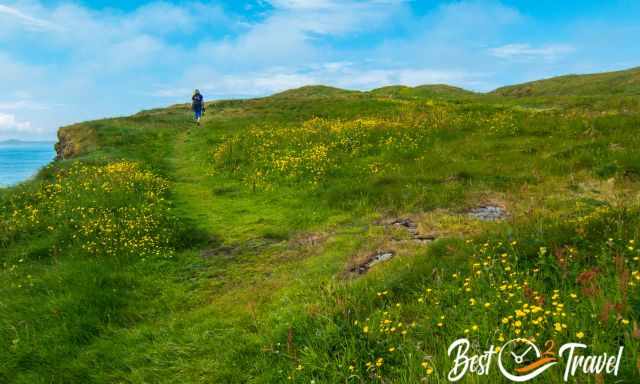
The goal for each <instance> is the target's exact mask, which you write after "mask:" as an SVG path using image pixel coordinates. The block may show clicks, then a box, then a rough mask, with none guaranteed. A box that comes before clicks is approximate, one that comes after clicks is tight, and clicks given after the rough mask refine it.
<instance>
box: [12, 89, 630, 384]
mask: <svg viewBox="0 0 640 384" xmlns="http://www.w3.org/2000/svg"><path fill="white" fill-rule="evenodd" d="M638 112H640V105H638V103H637V100H636V99H634V98H632V97H628V96H625V95H622V96H620V95H619V96H597V95H596V96H593V95H590V96H589V95H587V96H584V95H582V96H580V95H578V96H571V95H568V96H567V95H565V96H557V97H555V96H553V97H552V96H546V94H542V96H540V97H526V98H521V99H518V98H511V97H509V98H504V97H500V96H497V95H469V94H466V93H464V92H462V91H460V90H457V89H453V88H448V87H444V86H443V87H418V88H413V89H411V88H398V87H395V88H388V89H383V90H376V91H372V92H369V93H361V92H348V91H342V90H337V89H333V88H329V87H306V88H303V89H301V90H293V91H288V92H285V93H283V94H279V95H276V96H274V97H270V98H262V99H253V100H233V101H220V102H214V103H210V104H209V105H208V108H207V114H206V116H205V119H204V123H203V125H202V126H201V127H196V126H195V125H194V124H193V123H191V121H190V115H189V111H188V109H187V108H186V107H184V106H174V107H170V108H167V109H159V110H152V111H144V112H141V113H139V114H137V115H134V116H131V117H125V118H117V119H106V120H100V121H96V122H89V123H85V124H80V125H76V126H73V127H70V128H64V129H63V130H62V131H61V132H62V133H61V137H64V141H65V143H66V145H67V146H66V148H70V152H69V156H70V157H69V158H65V160H62V161H59V162H56V163H54V164H52V165H51V166H49V167H47V168H46V169H43V170H42V171H41V173H40V175H39V177H38V178H37V179H36V180H35V181H32V182H27V183H25V184H22V185H19V186H16V187H14V188H11V189H7V190H0V203H1V204H0V223H1V224H2V226H0V266H1V269H0V341H1V342H2V343H3V345H4V346H5V347H3V348H2V349H0V382H8V383H76V382H82V383H121V382H123V383H147V382H153V383H164V382H166V383H174V382H184V383H198V382H203V383H211V382H214V383H245V382H252V383H272V382H300V383H303V382H304V383H308V382H311V381H312V380H315V382H316V383H340V382H345V383H369V382H380V383H382V382H384V383H389V382H393V383H415V382H420V381H421V380H426V381H427V382H446V375H447V373H448V370H449V369H450V367H451V361H450V359H449V358H448V357H447V355H446V349H447V347H448V345H449V344H450V343H451V342H452V341H454V340H455V339H457V338H459V337H469V338H470V339H471V340H472V341H474V342H477V343H478V344H479V345H480V347H481V348H488V347H489V346H490V345H491V344H493V345H498V344H500V342H499V341H498V340H499V338H505V339H507V340H508V339H510V338H513V337H520V336H531V337H534V338H535V339H536V341H537V343H538V344H539V345H540V346H542V344H543V342H544V340H546V339H554V340H555V341H556V343H557V344H561V343H563V342H567V341H573V340H576V337H577V334H578V333H583V336H582V339H580V341H582V342H585V343H586V344H589V345H590V347H591V349H590V351H592V352H593V353H602V352H609V353H612V352H613V351H616V350H617V347H618V346H619V345H624V346H625V355H624V360H623V362H622V365H621V371H620V374H619V376H618V379H619V380H622V382H635V381H637V380H638V377H639V375H640V372H639V371H638V369H637V367H636V365H637V363H638V361H639V360H638V359H639V358H640V356H639V355H638V347H639V337H640V334H638V331H637V322H638V321H640V318H639V316H640V302H639V301H638V297H640V296H639V295H638V293H639V292H638V284H640V281H639V280H640V272H638V270H639V269H640V263H639V262H638V256H639V253H638V250H637V242H638V241H640V236H639V235H640V234H639V233H638V228H640V227H639V225H638V224H640V222H639V221H640V212H639V211H638V209H639V207H638V200H637V196H638V191H639V188H638V187H639V184H638V183H639V182H640V168H638V164H640V162H639V160H640V158H638V154H637V150H636V148H637V147H638V146H639V145H640V142H639V140H640V139H639V138H638V135H637V132H636V131H637V127H638V126H639V124H640V115H639V114H638ZM489 202H491V203H494V204H497V205H500V206H503V207H505V208H506V209H507V210H508V212H509V217H508V218H507V219H506V220H505V221H502V222H496V223H493V222H479V221H477V220H474V219H472V218H470V217H469V216H468V215H467V211H468V210H469V209H470V208H473V207H476V206H478V205H482V204H486V203H489ZM397 217H411V218H412V219H413V220H414V221H415V222H416V223H417V224H418V230H419V232H420V233H423V234H427V233H428V234H432V235H435V236H436V237H437V238H438V239H437V240H436V241H434V242H433V243H431V244H429V245H422V244H418V243H415V242H413V241H398V239H399V238H400V239H405V240H407V239H409V236H408V234H407V233H406V232H405V231H403V230H401V229H400V230H398V229H392V228H388V227H385V226H384V225H383V224H381V223H382V222H384V220H385V219H392V218H397ZM610 239H611V240H610ZM377 250H392V251H394V252H395V254H396V257H394V258H393V259H392V260H390V261H388V262H385V263H382V264H379V265H376V266H374V267H373V268H372V269H371V270H369V272H368V273H366V274H364V275H362V276H354V275H353V274H351V273H349V269H350V268H351V267H352V266H354V265H356V264H358V263H360V262H362V261H363V260H365V259H366V258H367V257H368V256H369V255H371V254H372V253H374V252H376V251H377ZM596 268H597V272H596V273H595V277H592V278H591V280H589V279H586V277H585V276H588V274H587V275H585V272H588V271H594V270H596ZM478 271H479V272H480V273H479V274H478ZM465 279H468V280H465ZM524 281H526V282H527V288H526V289H525V288H524ZM465 282H466V285H465ZM502 286H505V288H501V287H502ZM467 288H469V289H468V290H467ZM555 290H557V292H556V291H555ZM534 291H535V293H534ZM555 295H557V297H556V298H555V299H553V298H552V297H554V296H555ZM574 296H575V297H574ZM542 298H544V299H542ZM471 299H473V300H471ZM485 303H489V305H488V307H485ZM553 303H555V304H553ZM524 304H527V306H526V307H524ZM558 304H562V306H558ZM532 306H539V307H541V308H542V314H543V317H544V319H543V320H540V321H538V320H537V316H534V315H533V314H532V313H526V315H525V316H519V315H518V314H517V313H519V312H516V311H517V310H524V309H527V310H529V311H530V308H531V307H532ZM536 311H537V310H536ZM546 311H549V313H546ZM563 313H564V315H563ZM535 314H538V312H535ZM442 316H444V319H442V318H441V317H442ZM509 316H511V317H512V318H509ZM503 318H506V319H507V321H506V322H505V323H503ZM516 320H518V321H520V324H519V325H518V326H516V325H515V321H516ZM534 321H535V322H534ZM400 323H401V324H402V325H400ZM439 323H442V324H441V325H439ZM556 323H558V324H559V326H558V327H559V329H558V330H556V329H555V328H556ZM563 324H564V326H563ZM475 326H477V329H476V327H475ZM365 327H366V328H365ZM392 328H393V330H392ZM365 329H366V332H365ZM516 330H517V331H516ZM403 331H406V332H405V333H404V334H403ZM516 332H518V333H516ZM380 359H382V360H380ZM376 362H378V364H376ZM495 368H496V367H493V369H494V372H492V374H491V376H489V377H488V378H486V380H488V381H483V382H500V381H501V380H504V379H502V378H501V377H500V376H498V375H497V371H496V370H495ZM554 369H555V368H552V369H551V370H549V371H548V372H546V373H545V374H543V376H541V378H540V379H538V380H543V381H544V382H560V381H561V373H562V370H561V369H557V370H554ZM578 380H581V382H595V381H596V378H595V376H588V375H584V374H582V375H580V376H578ZM604 380H605V382H608V381H610V380H613V378H612V377H610V376H607V377H604ZM464 382H481V381H480V379H479V378H477V377H475V376H472V375H468V377H466V379H465V380H464Z"/></svg>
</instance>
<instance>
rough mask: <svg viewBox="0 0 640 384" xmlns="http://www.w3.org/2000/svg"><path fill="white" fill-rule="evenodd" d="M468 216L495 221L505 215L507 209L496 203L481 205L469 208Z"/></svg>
mask: <svg viewBox="0 0 640 384" xmlns="http://www.w3.org/2000/svg"><path fill="white" fill-rule="evenodd" d="M469 216H471V217H473V218H476V219H478V220H482V221H497V220H502V219H504V218H505V217H507V210H506V209H504V208H502V207H499V206H497V205H483V206H480V207H476V208H473V209H472V210H470V211H469Z"/></svg>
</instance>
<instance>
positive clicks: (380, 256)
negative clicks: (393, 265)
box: [351, 251, 395, 275]
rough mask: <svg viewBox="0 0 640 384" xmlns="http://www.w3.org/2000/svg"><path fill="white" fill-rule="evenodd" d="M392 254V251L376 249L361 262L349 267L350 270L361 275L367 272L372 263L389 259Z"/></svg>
mask: <svg viewBox="0 0 640 384" xmlns="http://www.w3.org/2000/svg"><path fill="white" fill-rule="evenodd" d="M394 255H395V253H394V252H393V251H378V252H376V253H374V254H373V255H371V256H369V257H368V258H367V260H366V261H365V262H364V263H361V264H359V265H356V266H355V267H353V268H351V272H352V273H357V274H359V275H361V274H363V273H365V272H367V271H368V270H369V269H370V268H371V267H373V266H374V265H376V264H378V263H382V262H384V261H387V260H391V259H392V258H393V256H394Z"/></svg>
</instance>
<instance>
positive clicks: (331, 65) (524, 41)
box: [0, 0, 640, 140]
mask: <svg viewBox="0 0 640 384" xmlns="http://www.w3.org/2000/svg"><path fill="white" fill-rule="evenodd" d="M638 20H640V1H637V0H619V1H616V0H609V1H596V0H582V1H567V2H563V1H557V0H554V1H550V0H519V1H518V0H502V1H499V0H494V1H492V0H485V1H473V0H470V1H435V0H433V1H429V0H425V1H419V0H414V1H410V0H404V1H403V0H371V1H363V0H253V1H246V2H243V1H235V0H226V1H222V0H220V1H199V2H193V1H188V2H187V1H162V2H149V1H138V0H121V1H107V0H84V1H81V0H76V1H66V0H58V1H56V0H51V1H43V0H24V1H22V0H15V1H3V0H0V140H2V139H7V138H21V139H52V138H54V137H55V131H56V129H57V127H59V126H61V125H66V124H70V123H73V122H78V121H84V120H87V119H95V118H100V117H106V116H117V115H125V114H131V113H134V112H136V111H139V110H141V109H144V108H150V107H158V106H165V105H169V104H173V103H176V102H184V101H186V100H188V99H189V97H190V94H191V91H192V90H193V88H196V87H197V88H200V89H201V90H203V93H204V94H205V97H206V98H208V99H219V98H235V97H252V96H262V95H268V94H271V93H274V92H277V91H281V90H284V89H288V88H292V87H298V86H301V85H305V84H328V85H334V86H338V87H343V88H349V89H365V90H366V89H371V88H375V87H379V86H383V85H389V84H406V85H418V84H425V83H447V84H452V85H458V86H462V87H464V88H467V89H471V90H477V91H487V90H491V89H493V88H496V87H498V86H501V85H506V84H511V83H516V82H523V81H527V80H533V79H538V78H542V77H549V76H553V75H558V74H565V73H585V72H595V71H606V70H615V69H624V68H629V67H634V66H640V46H639V45H638V43H637V39H638V36H640V22H639V21H638Z"/></svg>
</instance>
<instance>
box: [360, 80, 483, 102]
mask: <svg viewBox="0 0 640 384" xmlns="http://www.w3.org/2000/svg"><path fill="white" fill-rule="evenodd" d="M369 93H370V94H372V95H374V96H378V97H382V96H387V97H395V98H409V99H419V98H442V97H448V98H451V99H454V98H463V97H465V96H472V95H474V93H473V92H470V91H467V90H466V89H462V88H458V87H453V86H450V85H445V84H429V85H419V86H417V87H407V86H403V85H392V86H387V87H382V88H377V89H374V90H372V91H370V92H369Z"/></svg>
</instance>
